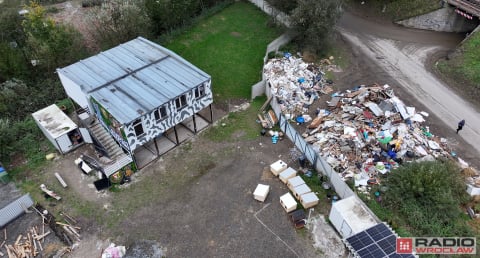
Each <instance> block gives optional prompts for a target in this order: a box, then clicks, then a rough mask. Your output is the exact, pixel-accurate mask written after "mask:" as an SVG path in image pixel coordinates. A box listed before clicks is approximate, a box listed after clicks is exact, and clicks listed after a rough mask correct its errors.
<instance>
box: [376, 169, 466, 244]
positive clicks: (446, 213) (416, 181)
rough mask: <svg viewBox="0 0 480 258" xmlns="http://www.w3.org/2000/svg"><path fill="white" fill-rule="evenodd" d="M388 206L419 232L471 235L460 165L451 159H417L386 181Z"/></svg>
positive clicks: (437, 234) (435, 234)
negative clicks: (465, 217)
mask: <svg viewBox="0 0 480 258" xmlns="http://www.w3.org/2000/svg"><path fill="white" fill-rule="evenodd" d="M384 183H385V186H386V187H387V191H386V193H385V194H384V198H383V203H384V204H385V207H387V208H389V209H391V210H392V211H394V212H395V213H397V214H399V215H401V216H402V217H403V218H405V222H406V223H407V224H408V227H410V228H412V230H413V231H414V232H412V233H414V235H418V236H431V235H434V236H452V235H458V236H463V235H471V233H472V232H471V230H470V229H469V228H468V227H467V226H466V223H465V220H464V219H463V218H464V217H463V216H461V215H462V214H463V212H462V210H461V209H460V206H461V205H463V204H465V203H466V202H467V201H468V195H467V193H466V191H465V182H463V180H462V178H461V176H460V174H459V168H458V167H457V166H456V165H455V164H453V163H452V162H450V161H435V162H414V163H410V164H407V165H405V166H402V167H400V168H398V169H396V170H393V171H392V172H391V173H390V174H389V175H388V178H387V179H386V180H385V181H384Z"/></svg>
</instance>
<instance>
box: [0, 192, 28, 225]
mask: <svg viewBox="0 0 480 258" xmlns="http://www.w3.org/2000/svg"><path fill="white" fill-rule="evenodd" d="M32 205H33V200H32V198H31V197H30V194H25V195H24V196H22V197H20V198H18V199H17V200H15V201H13V202H11V203H10V204H8V205H7V206H5V207H4V208H2V209H1V210H0V228H2V227H3V226H5V225H6V224H7V223H9V222H10V221H12V220H13V219H15V218H16V217H18V216H20V215H21V214H23V213H24V212H25V209H27V208H29V207H30V206H32Z"/></svg>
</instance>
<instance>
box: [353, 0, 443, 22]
mask: <svg viewBox="0 0 480 258" xmlns="http://www.w3.org/2000/svg"><path fill="white" fill-rule="evenodd" d="M360 2H362V1H359V0H349V1H348V4H349V5H351V6H352V7H353V8H362V9H364V8H369V9H370V11H373V12H375V13H376V14H377V15H379V16H383V17H385V18H388V19H391V20H394V21H399V20H403V19H408V18H410V17H414V16H418V15H422V14H425V13H429V12H432V11H435V10H437V9H440V8H441V1H438V0H396V1H388V3H386V2H387V1H384V0H370V1H365V2H366V4H365V5H360V4H359V3H360Z"/></svg>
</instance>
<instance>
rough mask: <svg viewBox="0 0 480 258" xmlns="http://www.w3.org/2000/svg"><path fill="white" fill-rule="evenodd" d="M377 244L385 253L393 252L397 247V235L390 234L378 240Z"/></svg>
mask: <svg viewBox="0 0 480 258" xmlns="http://www.w3.org/2000/svg"><path fill="white" fill-rule="evenodd" d="M377 244H378V246H379V247H380V248H381V249H382V250H383V251H385V253H386V254H387V255H389V254H391V253H395V250H396V249H397V237H396V236H395V235H390V236H388V237H386V238H384V239H382V240H380V241H378V242H377Z"/></svg>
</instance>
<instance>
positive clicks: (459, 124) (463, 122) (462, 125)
mask: <svg viewBox="0 0 480 258" xmlns="http://www.w3.org/2000/svg"><path fill="white" fill-rule="evenodd" d="M464 126H465V119H462V121H460V122H458V127H457V134H458V132H459V131H460V130H462V128H463V127H464Z"/></svg>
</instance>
